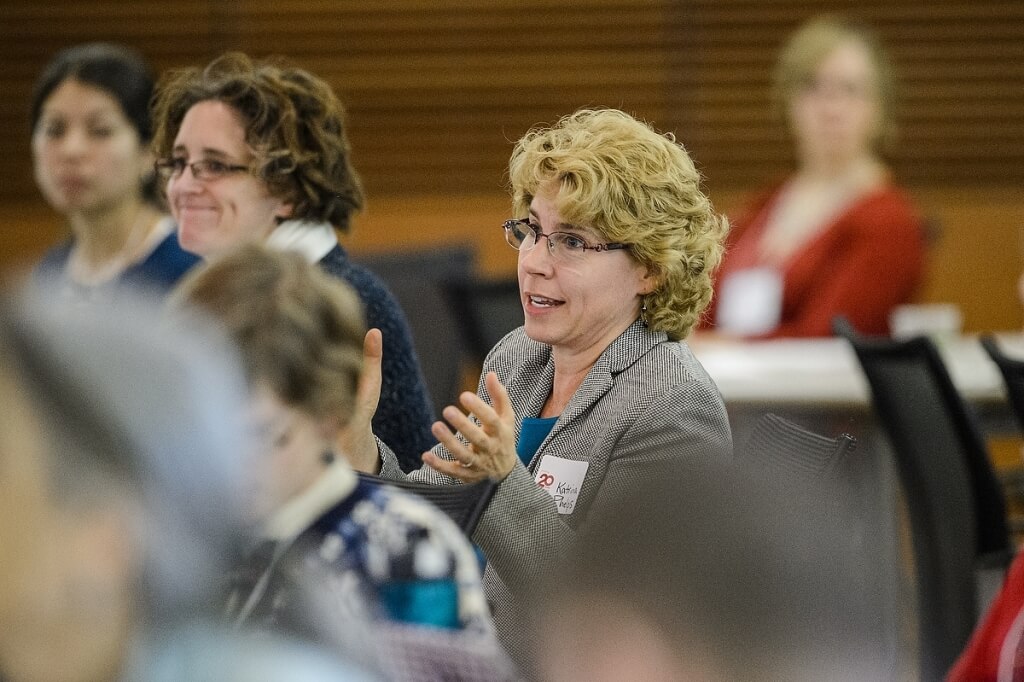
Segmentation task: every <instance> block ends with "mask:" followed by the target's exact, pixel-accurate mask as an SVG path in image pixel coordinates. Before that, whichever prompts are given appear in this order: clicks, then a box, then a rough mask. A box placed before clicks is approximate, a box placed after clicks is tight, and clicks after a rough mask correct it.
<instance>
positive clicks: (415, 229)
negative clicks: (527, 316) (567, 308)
mask: <svg viewBox="0 0 1024 682" xmlns="http://www.w3.org/2000/svg"><path fill="white" fill-rule="evenodd" d="M818 11H840V12H844V13H846V14H849V15H851V16H854V17H857V18H861V19H864V20H866V21H867V22H869V23H871V24H872V25H874V26H876V27H877V29H878V30H879V32H880V33H881V35H882V37H883V39H884V40H885V42H886V43H887V44H888V45H889V46H890V47H891V49H892V51H893V53H894V56H895V58H896V61H897V65H898V67H899V71H900V73H901V75H902V80H901V82H902V95H903V106H902V108H901V109H900V112H899V123H900V127H901V138H900V141H899V143H898V145H897V147H896V149H895V151H894V153H893V156H892V161H893V165H894V168H895V170H896V173H897V175H898V177H899V178H900V180H901V181H903V182H905V183H906V184H907V185H908V186H909V187H910V189H911V191H912V192H913V193H914V194H915V195H916V196H917V197H918V199H919V201H920V202H921V203H922V206H923V207H924V208H925V210H926V211H927V212H928V213H929V214H931V215H935V216H937V217H938V218H939V219H940V220H947V219H948V220H952V223H951V224H952V227H951V228H949V229H947V230H946V241H945V242H944V243H943V245H942V247H941V248H942V249H945V250H944V251H942V252H941V254H948V255H939V256H936V258H935V267H934V269H933V275H934V278H933V279H932V280H931V281H930V283H929V286H928V290H927V291H926V292H925V293H924V294H923V295H924V296H926V297H929V298H932V297H943V296H947V295H951V296H952V295H956V296H959V297H962V298H964V299H970V300H966V302H965V305H966V306H967V307H968V308H969V309H970V311H971V312H970V313H969V320H970V321H971V324H972V325H974V326H977V327H985V326H990V325H988V324H987V323H986V321H987V320H995V321H1000V322H1002V321H1005V320H1007V319H1008V318H1007V315H1006V314H1004V312H1003V311H1004V310H1006V309H1007V306H1008V305H1010V306H1012V305H1015V303H1013V302H1012V301H1010V302H1009V303H1007V301H1006V300H1005V299H1002V300H992V301H986V300H985V298H984V297H988V296H990V294H991V295H992V296H995V295H996V293H997V291H996V290H995V289H993V290H992V291H989V290H988V289H985V290H984V292H983V293H984V297H983V296H982V292H981V289H984V287H981V289H979V288H978V287H977V286H974V282H973V281H972V280H973V278H974V275H975V274H976V273H975V272H974V271H973V270H971V269H970V268H965V267H960V265H962V264H963V263H965V262H977V261H978V259H981V258H984V259H996V260H997V263H996V265H995V266H994V269H992V271H993V272H998V273H1000V274H999V278H1000V282H1001V284H1000V285H999V286H1000V287H1003V288H1005V285H1006V280H1008V274H1007V273H1011V272H1015V271H1017V270H1020V269H1021V263H1020V260H1019V255H1018V253H1019V252H1018V249H1017V248H1016V244H1014V248H1006V249H997V248H992V249H990V248H989V247H988V246H987V245H990V244H996V245H999V244H1001V243H1002V242H1003V241H1004V240H1005V239H1006V238H1007V235H1008V233H1009V232H1015V231H1016V230H1018V229H1020V228H1021V227H1024V226H1022V225H1021V220H1022V219H1021V217H1020V216H1021V214H1022V210H1021V207H1022V206H1024V192H1022V191H1021V190H1022V188H1024V3H1022V2H1020V0H976V1H973V2H967V1H964V0H949V1H948V2H941V3H940V2H934V1H933V0H900V2H892V0H859V1H857V2H854V1H853V0H830V1H817V0H772V1H771V2H765V1H764V0H383V1H382V2H379V3H366V2H365V1H363V0H358V1H357V0H176V1H175V2H170V3H169V2H166V0H160V1H159V2H158V1H157V0H134V1H133V2H132V3H125V2H123V1H122V0H76V1H72V0H56V1H55V2H52V3H49V4H41V3H39V2H38V0H3V4H2V6H0V92H2V93H3V97H2V98H0V126H3V129H4V130H5V131H6V132H7V133H8V134H7V135H5V136H4V143H3V147H2V151H3V154H0V178H2V180H0V200H3V201H4V202H5V205H7V208H8V211H7V214H8V216H9V219H8V221H6V222H7V223H8V224H7V225H6V226H5V229H4V230H0V265H3V264H7V263H10V262H15V261H19V260H22V261H24V260H31V259H32V258H35V257H37V256H38V254H39V253H40V252H41V251H42V250H43V249H45V248H46V247H47V246H48V245H49V244H51V243H53V241H54V240H55V239H57V238H59V237H60V234H61V227H60V224H59V220H57V218H56V217H55V216H53V215H52V214H51V213H50V212H49V211H48V210H47V209H46V208H45V206H44V205H43V204H42V201H41V199H40V198H39V195H38V192H37V190H36V188H35V186H34V183H33V181H32V177H31V164H30V160H29V147H28V143H29V135H28V130H27V107H28V97H29V92H30V88H31V85H32V82H33V80H34V79H35V77H36V75H37V73H38V72H39V70H40V69H41V68H42V67H43V65H44V64H45V63H46V61H47V60H48V59H49V58H50V57H51V56H52V54H53V53H54V52H55V51H56V50H57V49H59V48H61V47H64V46H66V45H68V44H72V43H75V42H81V41H85V40H100V39H102V40H112V41H121V42H125V43H128V44H131V45H133V46H134V47H136V48H137V49H139V50H140V51H142V52H143V54H144V55H145V56H146V57H148V58H149V59H150V60H151V61H152V62H153V64H154V66H155V67H156V68H157V69H164V68H167V67H171V66H180V65H186V64H204V63H206V62H207V61H208V60H209V59H210V58H212V57H213V56H214V55H216V54H218V53H220V52H222V51H224V50H227V49H241V50H245V51H248V52H250V53H252V54H254V55H268V54H280V55H284V56H286V57H289V58H291V59H292V60H293V61H294V62H296V63H298V64H300V65H302V66H305V67H307V68H310V69H311V70H313V71H315V72H317V73H319V74H321V75H323V76H324V77H326V78H327V79H328V80H329V81H330V82H331V83H332V84H333V85H334V86H335V88H336V89H337V91H338V92H339V94H340V95H341V97H342V99H343V100H344V101H345V102H346V104H347V106H348V109H349V112H350V119H349V125H350V130H351V137H352V142H353V146H354V149H355V160H356V163H357V166H358V167H359V169H360V171H361V173H362V174H363V176H364V180H365V182H366V185H367V189H368V192H369V195H370V200H369V205H368V208H367V211H366V213H365V214H364V215H363V216H361V217H360V218H359V219H358V222H357V224H356V225H357V233H356V235H354V237H353V244H352V245H353V248H355V249H357V250H358V249H371V250H375V249H384V248H396V247H402V246H407V245H409V244H417V245H422V244H427V243H430V242H431V240H433V239H437V240H441V239H449V238H457V239H469V240H474V241H475V240H477V239H479V240H480V243H481V244H485V245H486V244H488V243H489V242H488V241H487V240H489V239H490V238H491V237H490V232H488V230H492V229H496V228H494V227H493V225H494V224H495V221H498V220H500V219H501V218H503V217H504V214H505V212H506V211H507V199H506V197H505V195H504V181H505V177H504V174H505V165H506V162H507V159H508V154H509V151H510V149H511V145H512V142H513V141H514V140H515V139H516V138H518V137H519V136H520V135H521V134H522V133H523V132H524V131H525V130H526V129H528V128H529V127H530V126H531V125H534V124H536V123H540V122H553V121H554V120H556V119H557V118H558V117H559V116H560V115H562V114H565V113H568V112H569V111H572V110H573V109H576V108H578V107H580V106H602V105H605V106H618V107H621V108H624V109H627V110H629V111H632V112H634V113H636V114H638V115H640V116H641V117H643V118H645V119H647V120H650V121H652V122H653V123H654V124H655V125H656V126H657V127H659V128H661V129H665V130H672V131H674V132H675V133H676V135H677V137H678V139H680V140H681V141H682V142H683V143H684V144H685V145H686V146H687V147H688V148H689V149H690V151H691V152H692V153H693V154H694V157H695V158H696V160H697V162H698V165H699V167H700V168H701V170H702V171H703V172H704V174H705V176H706V178H707V183H708V187H709V189H710V191H711V194H712V198H713V199H714V200H715V201H716V204H718V205H719V206H721V207H723V208H729V207H731V206H732V205H734V204H735V203H738V202H739V201H741V200H742V199H743V197H745V196H746V195H747V194H748V193H749V192H750V191H752V190H753V189H754V188H756V187H757V186H759V185H760V184H761V183H763V182H764V181H765V180H766V179H767V178H769V177H772V176H776V175H778V174H780V173H783V172H785V171H786V170H787V169H788V168H789V166H790V164H791V163H792V158H791V151H790V143H789V140H788V139H787V134H786V131H785V128H784V126H783V125H782V124H781V122H780V121H779V120H777V118H776V117H775V116H774V114H773V112H772V109H771V107H770V106H769V105H768V102H769V81H770V74H771V69H772V65H773V62H774V59H775V55H776V51H777V49H778V47H779V45H780V44H781V42H782V41H783V39H784V38H785V36H786V35H787V34H788V33H789V31H791V30H792V29H793V28H794V27H795V26H797V25H798V24H799V23H800V22H802V21H803V20H804V19H806V18H807V17H809V16H811V15H812V14H813V13H815V12H818ZM994 197H995V198H994ZM992 202H995V203H994V204H993V203H992ZM986 206H994V207H995V208H993V209H992V210H985V207H986ZM972 218H973V219H972ZM397 223H403V224H404V223H410V225H409V229H398V228H396V224H397ZM446 225H448V226H450V229H446ZM363 231H365V233H364V232H363ZM478 232H479V234H478ZM489 248H490V247H485V255H484V267H485V268H487V269H498V270H500V269H501V268H502V267H507V262H506V260H504V259H503V257H502V255H501V254H500V253H499V252H498V251H494V252H491V251H490V250H487V249H489ZM499 251H500V250H499ZM958 264H960V265H958ZM972 291H977V292H979V293H978V294H977V296H976V300H975V299H972V298H971V297H972V296H975V294H972ZM1000 291H1001V289H1000Z"/></svg>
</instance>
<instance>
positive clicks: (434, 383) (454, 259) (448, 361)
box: [358, 246, 476, 414]
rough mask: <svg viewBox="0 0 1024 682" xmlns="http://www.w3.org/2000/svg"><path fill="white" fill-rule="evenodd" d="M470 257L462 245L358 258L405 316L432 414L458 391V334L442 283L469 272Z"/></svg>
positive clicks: (460, 354)
mask: <svg viewBox="0 0 1024 682" xmlns="http://www.w3.org/2000/svg"><path fill="white" fill-rule="evenodd" d="M475 260H476V255H475V252H474V251H473V249H471V248H469V247H465V246H450V247H443V248H440V247H439V248H430V249H421V250H410V251H392V252H386V253H378V254H373V255H367V256H360V257H359V258H358V262H359V263H361V264H362V265H365V266H366V267H368V268H370V269H371V270H372V271H373V272H375V273H376V274H377V275H379V276H380V278H381V279H383V280H384V282H385V283H387V285H388V288H389V289H391V292H392V293H393V294H394V295H395V298H396V299H397V300H398V303H399V305H400V306H401V307H402V311H403V312H404V313H405V316H406V319H407V320H408V321H409V327H410V330H411V332H412V340H413V345H414V346H415V348H416V354H417V355H418V356H419V361H420V369H421V370H422V372H423V379H424V381H425V382H426V385H427V390H428V391H430V397H431V399H432V403H433V407H434V412H435V414H440V413H441V410H442V409H444V407H445V406H446V405H451V404H453V403H454V402H455V401H456V398H457V397H458V395H459V392H460V391H461V390H462V362H463V355H464V350H463V347H462V338H461V336H460V335H459V333H458V327H457V324H458V321H457V320H456V319H455V316H454V315H453V314H452V312H451V309H450V308H449V306H448V303H447V301H446V299H445V295H444V291H443V288H444V284H445V283H446V282H448V281H450V280H456V281H457V280H461V279H465V278H467V277H469V276H470V273H471V272H472V270H473V264H474V262H475Z"/></svg>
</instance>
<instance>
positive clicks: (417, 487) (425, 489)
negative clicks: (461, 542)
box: [359, 473, 497, 536]
mask: <svg viewBox="0 0 1024 682" xmlns="http://www.w3.org/2000/svg"><path fill="white" fill-rule="evenodd" d="M359 478H360V479H362V480H363V481H366V482H368V483H372V484H374V485H390V486H394V487H396V488H401V489H402V490H405V491H407V492H411V493H414V494H416V495H418V496H420V497H422V498H424V499H425V500H428V501H429V502H431V503H433V504H434V505H435V506H436V507H438V508H439V509H440V510H441V511H443V512H444V513H445V514H447V515H448V516H449V517H451V519H452V520H453V521H455V524H456V525H457V526H458V527H459V528H461V529H462V530H463V532H464V533H465V534H466V535H467V536H472V535H473V531H474V530H476V524H477V523H478V522H479V521H480V517H481V516H482V515H483V513H484V510H485V509H487V504H488V503H489V502H490V501H491V497H492V496H493V495H494V491H495V490H496V489H497V483H495V482H494V481H491V480H483V481H480V482H479V483H467V484H462V483H452V484H445V485H434V484H431V483H420V482H417V481H401V480H389V479H384V478H380V477H378V476H372V475H370V474H364V473H360V474H359Z"/></svg>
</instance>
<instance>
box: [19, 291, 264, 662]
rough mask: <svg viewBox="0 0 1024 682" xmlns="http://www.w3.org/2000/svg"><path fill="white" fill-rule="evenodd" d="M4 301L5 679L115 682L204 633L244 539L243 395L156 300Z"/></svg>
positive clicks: (200, 336)
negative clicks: (148, 651)
mask: <svg viewBox="0 0 1024 682" xmlns="http://www.w3.org/2000/svg"><path fill="white" fill-rule="evenodd" d="M36 294H37V295H32V294H25V295H23V296H21V297H19V298H6V299H4V300H3V301H2V302H0V401H2V403H3V405H4V406H5V410H4V415H3V416H2V417H0V546H2V547H3V557H2V559H0V677H2V678H3V679H5V680H9V681H12V682H15V681H18V680H62V681H72V682H74V681H76V680H90V681H91V680H106V679H118V678H119V677H120V675H121V671H122V670H123V668H124V666H125V664H126V661H127V659H128V658H129V657H130V656H129V652H130V651H131V650H132V649H133V648H134V646H135V644H136V643H137V642H138V641H139V640H140V639H145V638H146V637H147V636H148V633H153V632H156V631H159V630H161V629H163V628H165V627H166V626H174V625H175V624H180V623H184V622H190V621H193V620H195V619H197V618H201V617H202V616H204V615H206V613H207V604H208V603H209V597H210V595H211V593H212V591H213V589H214V588H215V587H217V582H218V579H219V577H220V575H221V573H222V571H223V570H224V569H223V562H222V559H223V558H224V556H225V555H226V554H227V552H228V549H229V548H230V547H231V545H232V544H233V542H234V539H235V538H236V531H237V529H238V528H239V525H238V523H237V522H236V517H235V511H234V510H235V507H236V503H237V498H238V496H237V495H236V494H234V493H233V490H234V487H235V482H236V481H238V480H239V479H240V476H241V471H242V469H241V464H242V462H241V459H240V457H238V456H237V455H238V453H239V452H242V451H243V450H242V448H244V447H245V443H246V437H245V429H246V427H245V412H244V410H245V402H244V397H245V392H244V390H245V389H244V382H243V380H242V375H241V371H240V368H239V367H238V366H237V364H236V363H235V361H234V357H233V355H232V354H231V352H230V351H229V350H228V346H227V345H226V342H225V341H224V340H223V339H221V338H220V337H219V336H218V335H217V334H215V333H213V332H212V330H210V329H209V328H207V327H206V326H205V325H201V324H199V323H198V322H197V321H196V322H194V323H193V321H188V322H186V321H185V320H178V321H175V322H173V323H172V322H170V321H161V320H159V319H157V317H156V315H157V314H158V312H157V311H159V308H160V306H159V305H158V304H155V303H154V302H153V301H152V300H150V299H148V298H143V299H138V298H135V297H134V296H133V297H130V298H129V297H127V296H125V297H123V298H119V299H117V300H115V301H112V302H109V303H107V304H104V306H103V308H102V309H100V308H99V307H91V306H84V307H83V306H70V305H69V306H64V305H58V304H56V303H55V302H54V300H53V298H52V297H51V296H48V295H47V294H46V293H40V292H36Z"/></svg>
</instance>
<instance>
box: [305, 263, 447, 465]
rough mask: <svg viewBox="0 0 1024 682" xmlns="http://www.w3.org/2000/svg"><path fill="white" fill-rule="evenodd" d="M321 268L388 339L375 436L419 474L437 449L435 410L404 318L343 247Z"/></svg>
mask: <svg viewBox="0 0 1024 682" xmlns="http://www.w3.org/2000/svg"><path fill="white" fill-rule="evenodd" d="M320 267H321V268H323V269H324V271H326V272H328V273H330V274H332V275H334V276H335V277H338V278H340V279H343V280H345V281H346V282H348V283H349V284H350V285H352V288H353V289H355V291H356V293H357V294H358V295H359V299H360V300H361V301H362V303H363V309H364V312H365V315H366V326H367V328H371V327H376V328H378V329H380V331H381V333H382V334H383V336H384V358H383V364H382V367H381V373H382V377H381V389H380V403H379V404H378V407H377V413H376V414H375V415H374V416H373V433H374V435H375V436H377V437H378V438H380V439H381V440H382V441H384V442H385V443H387V444H388V446H389V447H390V448H391V449H392V450H393V451H394V453H395V455H396V456H397V457H398V463H399V465H400V466H401V467H402V469H404V470H405V471H412V470H414V469H418V468H420V467H421V466H422V465H423V461H422V460H421V459H420V456H421V455H422V454H423V453H424V452H426V451H427V450H429V449H430V448H432V447H434V445H436V444H437V439H436V438H434V436H433V434H431V433H430V425H431V424H432V423H433V421H434V413H433V408H432V407H431V403H430V399H429V397H428V395H429V394H428V393H427V385H426V382H425V381H424V379H423V372H422V371H420V364H419V360H418V359H417V357H416V351H415V350H414V349H413V344H412V333H411V332H410V331H409V323H408V322H407V321H406V319H405V314H404V313H403V312H402V309H401V307H399V305H398V301H396V300H395V297H394V295H393V294H392V293H391V291H389V290H388V288H387V286H386V285H385V284H384V282H382V281H381V279H380V278H379V277H378V276H377V275H375V274H374V273H372V272H371V271H370V270H367V269H366V268H365V267H363V266H361V265H358V264H356V263H353V262H352V261H351V260H349V257H348V254H346V253H345V250H344V249H343V248H342V247H341V245H337V246H335V247H334V248H333V249H331V250H330V251H329V252H328V253H327V255H326V256H324V257H323V258H321V259H320Z"/></svg>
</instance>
